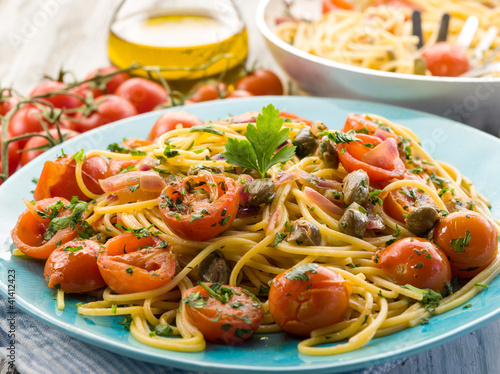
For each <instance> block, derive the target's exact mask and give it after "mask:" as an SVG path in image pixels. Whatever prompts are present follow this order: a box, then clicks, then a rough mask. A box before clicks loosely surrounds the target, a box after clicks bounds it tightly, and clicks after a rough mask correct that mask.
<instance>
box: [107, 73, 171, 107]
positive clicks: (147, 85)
mask: <svg viewBox="0 0 500 374" xmlns="http://www.w3.org/2000/svg"><path fill="white" fill-rule="evenodd" d="M115 94H116V95H118V96H121V97H123V98H124V99H127V100H128V101H130V102H131V103H132V105H133V106H135V109H137V112H138V113H139V114H140V113H145V112H150V111H152V110H153V109H154V108H155V107H156V106H157V105H160V104H163V103H166V102H168V95H167V91H166V90H165V89H164V88H163V87H162V86H161V85H159V84H158V83H155V82H153V81H150V80H148V79H145V78H131V79H128V80H126V81H125V82H123V83H122V84H120V86H118V88H117V89H116V91H115Z"/></svg>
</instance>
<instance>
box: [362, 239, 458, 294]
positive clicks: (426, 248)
mask: <svg viewBox="0 0 500 374" xmlns="http://www.w3.org/2000/svg"><path fill="white" fill-rule="evenodd" d="M372 260H373V262H374V263H375V265H376V266H378V267H379V268H381V269H382V270H383V271H384V272H386V273H387V274H389V275H390V276H391V277H392V278H393V279H394V281H395V282H396V283H397V284H399V285H402V286H404V285H406V284H411V285H412V286H414V287H417V288H422V289H425V288H430V289H431V290H434V291H439V292H442V291H444V289H445V287H446V284H445V282H449V281H450V280H451V267H450V263H449V261H448V259H447V258H446V255H445V254H444V253H443V251H441V250H439V249H438V247H436V245H434V243H432V242H430V241H428V240H426V239H422V238H404V239H400V240H398V241H397V242H394V243H392V244H391V245H389V246H388V247H386V248H384V249H382V250H381V251H379V252H377V253H375V255H374V256H373V257H372Z"/></svg>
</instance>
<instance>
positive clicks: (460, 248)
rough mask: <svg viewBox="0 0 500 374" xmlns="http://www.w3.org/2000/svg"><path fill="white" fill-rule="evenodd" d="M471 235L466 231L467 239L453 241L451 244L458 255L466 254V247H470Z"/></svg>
mask: <svg viewBox="0 0 500 374" xmlns="http://www.w3.org/2000/svg"><path fill="white" fill-rule="evenodd" d="M470 240H471V235H470V231H469V230H465V238H457V239H452V240H451V242H450V244H451V247H452V248H453V250H454V251H455V252H457V253H464V252H465V247H467V246H468V245H469V242H470Z"/></svg>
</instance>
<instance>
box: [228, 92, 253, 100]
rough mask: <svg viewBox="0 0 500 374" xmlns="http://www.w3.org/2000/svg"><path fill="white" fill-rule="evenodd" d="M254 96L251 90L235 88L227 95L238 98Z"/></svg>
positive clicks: (229, 97)
mask: <svg viewBox="0 0 500 374" xmlns="http://www.w3.org/2000/svg"><path fill="white" fill-rule="evenodd" d="M250 96H254V95H253V94H252V93H251V92H248V91H245V90H234V91H232V92H230V93H228V94H227V95H226V97H225V99H236V98H238V97H250Z"/></svg>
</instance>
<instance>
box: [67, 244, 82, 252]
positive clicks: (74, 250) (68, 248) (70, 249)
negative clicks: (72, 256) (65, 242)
mask: <svg viewBox="0 0 500 374" xmlns="http://www.w3.org/2000/svg"><path fill="white" fill-rule="evenodd" d="M82 249H83V247H82V246H81V245H79V246H78V247H70V246H66V247H64V250H65V251H66V252H71V253H75V252H78V251H81V250H82Z"/></svg>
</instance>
